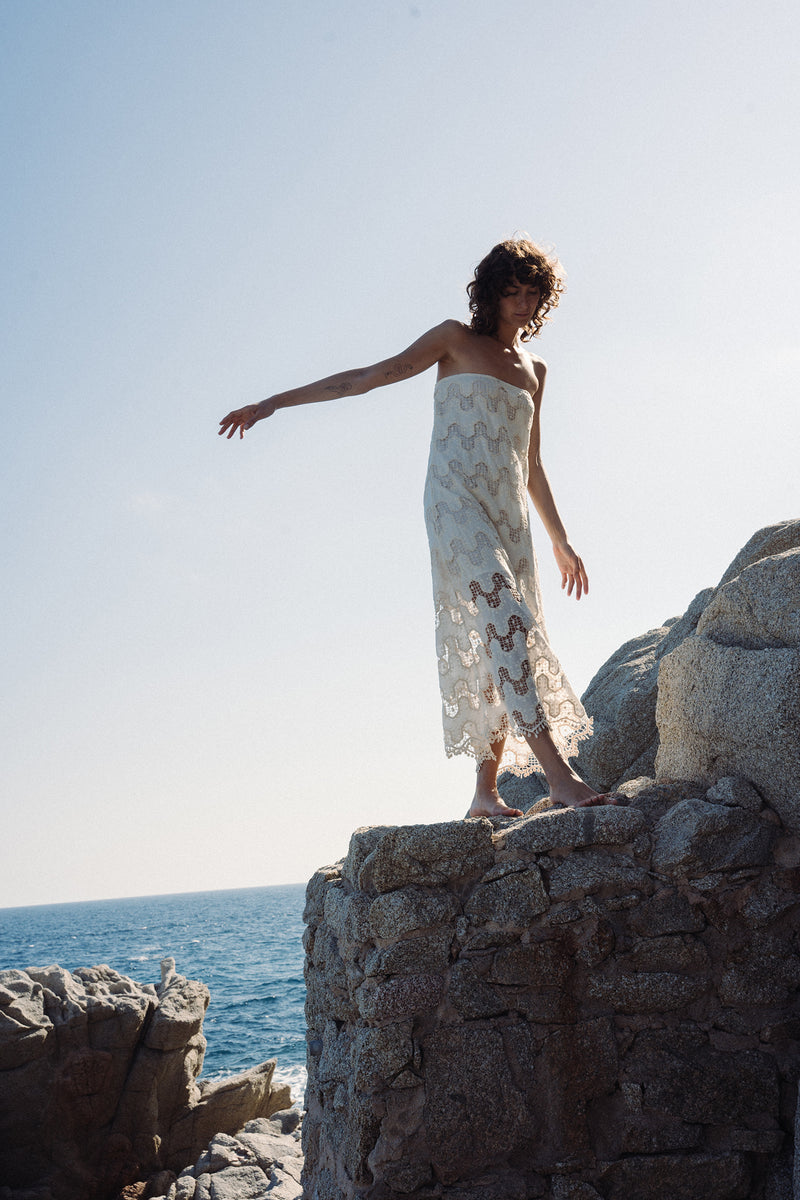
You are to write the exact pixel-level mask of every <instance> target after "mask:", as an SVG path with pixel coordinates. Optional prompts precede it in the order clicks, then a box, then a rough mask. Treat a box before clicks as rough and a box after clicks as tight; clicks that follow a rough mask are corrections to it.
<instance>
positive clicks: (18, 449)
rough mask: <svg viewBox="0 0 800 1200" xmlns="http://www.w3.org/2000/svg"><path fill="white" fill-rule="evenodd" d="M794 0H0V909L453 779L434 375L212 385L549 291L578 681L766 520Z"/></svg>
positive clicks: (218, 861) (207, 859) (254, 864)
mask: <svg viewBox="0 0 800 1200" xmlns="http://www.w3.org/2000/svg"><path fill="white" fill-rule="evenodd" d="M799 33H800V10H798V6H797V5H796V3H795V2H794V0H785V2H777V3H776V2H770V0H767V2H766V3H764V4H761V5H759V6H758V8H754V7H753V6H752V4H751V3H743V2H733V3H731V2H729V0H725V2H723V0H704V3H702V4H698V3H697V0H677V2H670V3H666V2H664V0H648V3H647V4H642V3H641V0H607V2H606V3H603V4H600V3H596V2H594V0H571V3H569V4H566V5H565V4H560V5H554V4H551V3H547V4H546V3H543V2H540V0H533V2H532V3H528V4H524V5H513V4H510V3H508V2H506V0H493V3H491V4H487V3H486V0H441V2H438V3H436V2H433V0H417V3H412V4H409V3H407V2H399V0H398V2H395V0H351V2H347V0H343V2H341V3H330V0H326V2H325V3H322V2H321V0H310V2H308V3H305V4H303V5H298V4H288V3H279V2H278V0H258V2H250V0H226V2H225V3H224V4H223V3H222V2H221V0H220V2H217V3H209V2H207V0H191V2H189V0H173V2H171V3H164V4H156V3H152V2H151V3H143V2H141V0H129V2H128V3H125V4H112V3H108V2H107V0H104V2H103V3H85V2H82V0H70V3H68V4H64V3H61V2H58V3H46V2H40V0H26V2H25V3H20V2H19V0H3V2H2V3H0V47H1V49H0V54H1V55H2V63H1V64H0V66H1V67H2V69H1V70H0V91H1V92H2V96H1V99H2V103H1V104H0V127H1V128H2V161H3V181H2V201H1V204H2V207H1V209H0V218H1V220H0V227H1V228H2V231H3V234H2V237H3V280H4V283H3V288H2V294H1V295H0V306H2V327H3V342H4V348H3V353H2V357H1V362H2V365H1V366H0V370H2V394H3V401H4V407H5V422H4V426H5V454H4V458H5V463H4V471H3V484H2V487H3V494H2V512H3V544H2V561H3V575H4V597H3V598H4V605H3V608H4V612H3V620H2V632H1V633H0V638H2V655H3V679H4V692H5V705H4V714H3V721H2V730H1V733H0V737H1V738H2V744H1V745H0V764H1V765H0V786H2V804H3V837H2V850H0V854H2V871H1V872H0V883H1V884H2V887H1V888H0V904H2V905H10V904H23V903H39V902H41V903H47V902H54V901H58V900H71V899H89V898H95V897H104V896H115V895H132V894H143V893H149V892H166V891H187V890H194V889H201V888H212V887H236V886H250V885H260V884H270V883H282V882H289V881H296V880H302V879H304V878H306V877H307V876H308V875H309V874H310V873H311V872H312V871H313V870H314V869H315V868H316V867H317V866H320V865H322V864H323V863H326V862H330V861H332V860H334V859H336V858H338V857H339V856H340V855H341V854H342V853H343V852H344V851H345V850H346V847H347V842H348V838H349V835H350V832H351V831H352V829H354V828H355V827H357V826H359V825H363V824H372V823H400V822H419V821H436V820H446V819H450V818H453V817H457V816H460V815H462V814H463V812H464V810H465V808H466V804H467V800H468V798H469V794H470V792H471V786H472V767H471V764H470V762H469V760H467V759H462V760H456V761H451V762H447V761H446V760H445V758H444V755H443V751H442V745H441V731H440V722H439V697H438V687H437V673H436V663H435V657H434V650H433V622H432V605H431V599H430V584H429V568H428V557H427V545H426V541H425V531H424V526H423V521H422V507H421V493H422V483H423V478H424V472H425V463H426V458H427V447H428V439H429V436H430V421H431V391H432V387H433V377H432V374H428V375H424V376H421V377H419V378H417V379H415V380H413V381H408V382H406V383H404V384H400V385H397V386H396V387H393V388H390V389H386V390H382V391H379V392H375V393H372V394H371V395H369V396H366V397H361V398H351V399H349V400H344V401H339V402H337V403H332V404H330V405H325V406H315V407H312V408H309V409H305V410H302V411H299V410H294V411H290V412H283V413H279V414H278V415H277V416H276V417H275V418H274V419H273V420H272V421H270V422H266V423H263V424H261V425H259V426H258V427H257V428H256V429H255V430H254V431H253V432H252V434H251V435H250V436H249V437H248V438H247V439H246V440H245V441H244V442H242V443H239V442H236V443H234V442H230V443H229V442H223V441H222V440H221V439H218V438H217V437H216V432H215V431H216V427H217V423H218V421H219V418H220V417H221V416H223V415H224V414H225V413H226V412H227V411H228V410H229V409H231V408H233V407H237V406H239V405H241V404H244V403H248V402H251V401H253V400H257V399H260V398H261V397H262V396H264V395H266V394H268V393H269V392H273V391H278V390H281V389H283V388H285V387H289V386H293V385H295V384H298V383H302V382H306V381H308V380H309V379H313V378H317V377H319V376H322V375H325V374H329V373H330V372H332V371H335V370H339V369H344V368H347V367H351V366H360V365H363V364H364V363H367V362H371V361H374V360H376V359H379V358H382V357H385V356H386V355H388V354H391V353H394V352H397V351H399V350H401V349H402V348H403V347H404V346H405V345H407V344H408V343H409V342H410V341H412V340H413V339H414V338H415V337H416V336H418V335H419V333H421V332H422V331H423V330H424V329H426V328H428V327H429V326H430V325H432V324H435V323H437V322H438V321H440V320H443V319H444V318H445V317H459V318H463V317H464V316H465V315H466V307H465V297H464V290H463V289H464V286H465V284H466V283H467V281H468V279H469V278H470V276H471V272H472V270H473V268H474V266H475V264H476V263H477V261H478V260H479V259H480V258H481V257H482V256H483V255H484V254H485V253H486V251H487V250H488V249H489V248H490V247H491V246H492V245H493V244H494V243H495V242H497V241H499V240H501V239H502V238H504V237H507V236H509V235H511V234H513V233H514V232H516V231H521V230H526V231H528V232H529V233H530V234H531V235H532V236H534V237H535V238H537V239H540V240H543V241H545V242H548V243H551V244H552V245H554V246H555V247H556V249H557V251H558V253H559V255H560V257H561V258H562V260H563V262H564V264H565V266H566V268H567V272H568V285H569V286H568V291H567V294H566V296H565V298H564V300H563V302H562V305H561V308H560V309H559V310H558V311H557V313H556V314H555V319H554V321H553V322H552V324H551V325H550V326H549V327H547V328H546V330H545V332H544V334H543V336H542V337H541V338H540V339H539V343H538V345H536V347H535V348H536V349H537V350H538V352H539V353H541V354H542V355H543V356H544V357H545V359H546V360H547V361H548V363H549V367H550V373H549V376H548V394H547V397H546V400H545V414H544V460H545V463H546V465H547V468H548V471H549V473H550V476H551V480H552V483H553V488H554V491H555V494H556V498H557V500H558V502H559V506H560V508H561V510H562V515H563V516H564V519H565V522H566V524H567V526H568V529H569V530H570V533H571V535H572V538H573V541H574V543H575V545H576V546H577V548H578V549H579V551H580V553H581V554H582V555H583V557H584V559H585V560H586V562H587V565H588V567H589V573H590V578H591V592H590V595H589V597H588V599H586V600H584V601H581V603H580V605H575V604H574V602H567V601H566V600H565V599H564V598H563V597H562V595H561V593H560V592H559V589H558V577H557V574H556V571H555V566H554V564H553V562H552V556H551V553H550V550H549V547H548V546H547V544H546V541H545V540H544V539H543V536H542V533H541V530H540V528H539V527H538V526H536V525H535V532H536V534H537V542H538V545H539V549H540V561H541V564H542V573H543V586H544V590H545V603H546V615H547V621H548V626H549V630H550V635H551V640H552V642H553V644H554V646H555V647H556V650H557V652H558V653H559V655H560V656H561V658H562V660H563V662H564V664H565V666H566V668H567V670H568V672H569V674H570V675H571V677H572V679H573V682H574V683H575V685H576V687H577V688H578V689H579V690H582V689H583V688H584V687H585V686H586V684H587V683H588V681H589V679H590V678H591V676H592V675H593V674H594V672H595V671H596V670H597V668H598V667H599V666H600V665H601V663H602V662H603V661H604V660H605V658H607V657H608V655H609V654H610V653H611V652H612V651H613V650H614V649H616V647H617V646H618V645H619V644H620V643H621V642H623V641H625V640H626V639H627V638H629V637H632V636H634V635H636V634H638V633H641V632H643V631H644V630H646V629H648V628H650V627H652V626H654V625H658V624H660V623H661V622H662V621H663V620H664V619H665V618H667V617H669V616H673V615H675V614H677V613H679V612H682V611H683V610H684V609H685V607H686V605H687V604H688V603H689V601H690V600H691V598H692V596H693V595H694V594H695V593H696V592H697V591H699V590H700V588H701V587H704V586H707V585H709V584H713V583H715V582H716V581H717V580H718V578H719V576H720V575H721V574H722V572H723V570H724V568H725V567H726V565H727V564H728V562H729V561H730V559H731V558H732V557H733V555H734V554H735V553H736V551H737V550H738V549H739V547H740V546H741V545H742V544H743V543H744V542H745V541H746V540H747V538H748V537H749V536H750V535H751V533H753V531H754V530H755V529H757V528H759V527H761V526H763V525H766V524H770V523H772V522H774V521H778V520H782V519H785V518H787V517H791V516H796V515H797V511H798V503H797V493H798V487H797V449H798V444H800V417H799V416H798V403H797V385H796V380H797V375H798V367H800V340H799V338H798V332H797V331H798V329H799V328H800V300H799V299H798V288H797V263H798V240H800V238H799V235H798V221H797V213H798V211H800V196H799V195H798V162H800V155H799V154H798V145H797V132H796V131H797V129H798V127H799V126H800V113H798V98H797V87H796V75H795V71H796V55H795V52H794V51H795V49H796V46H797V44H798V34H799Z"/></svg>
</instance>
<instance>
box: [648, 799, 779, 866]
mask: <svg viewBox="0 0 800 1200" xmlns="http://www.w3.org/2000/svg"><path fill="white" fill-rule="evenodd" d="M776 832H777V831H776V829H775V826H774V825H772V824H769V823H767V822H766V821H762V820H759V818H758V817H757V816H754V815H753V814H752V813H749V812H746V811H744V810H743V809H741V808H733V807H727V806H725V805H722V804H709V803H708V801H707V800H681V801H680V803H678V804H676V805H675V807H674V808H671V809H670V810H669V812H668V813H666V814H665V815H664V816H663V817H662V818H661V820H660V821H658V823H657V824H656V827H655V830H654V831H653V867H654V869H655V870H656V871H658V872H659V873H662V874H664V875H669V876H673V877H675V876H681V877H685V878H687V879H697V878H698V877H702V876H703V875H707V874H709V872H712V871H734V870H737V869H738V870H741V869H742V868H748V867H753V868H757V867H761V866H763V865H764V863H765V862H766V860H767V856H768V854H769V852H770V849H771V847H772V843H773V841H774V840H775V835H776Z"/></svg>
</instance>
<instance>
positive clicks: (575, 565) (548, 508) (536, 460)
mask: <svg viewBox="0 0 800 1200" xmlns="http://www.w3.org/2000/svg"><path fill="white" fill-rule="evenodd" d="M534 369H535V371H536V377H537V379H538V380H539V389H538V391H537V393H536V397H535V400H534V414H533V424H532V426H531V440H530V444H529V446H528V492H529V493H530V497H531V500H532V501H533V504H534V507H535V509H536V511H537V513H538V514H539V516H540V518H541V521H542V524H543V525H544V527H545V529H546V530H547V533H548V535H549V537H550V541H551V542H552V543H553V554H554V555H555V559H556V563H557V564H558V569H559V571H560V572H561V587H562V588H566V589H567V595H568V596H571V595H572V592H573V589H574V590H575V599H576V600H580V598H581V596H582V595H583V593H584V592H588V591H589V578H588V576H587V574H586V568H585V567H584V565H583V561H582V559H581V558H580V557H579V556H578V555H577V554H576V553H575V551H574V550H573V548H572V546H571V545H570V543H569V538H568V537H567V531H566V529H565V528H564V523H563V521H562V520H561V517H560V515H559V512H558V509H557V508H556V502H555V500H554V498H553V493H552V491H551V488H550V480H549V479H548V478H547V472H546V471H545V469H544V466H543V464H542V458H541V427H540V423H539V414H540V411H541V403H542V393H543V391H544V380H545V374H546V371H547V368H546V366H545V364H544V363H543V362H536V363H535V364H534Z"/></svg>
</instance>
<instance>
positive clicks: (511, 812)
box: [467, 786, 522, 817]
mask: <svg viewBox="0 0 800 1200" xmlns="http://www.w3.org/2000/svg"><path fill="white" fill-rule="evenodd" d="M467 815H468V816H470V817H521V816H522V809H521V808H509V806H508V805H507V804H506V802H505V800H504V799H503V797H502V796H501V795H500V793H499V792H498V790H497V788H496V787H493V788H486V789H484V788H482V787H480V786H478V787H476V789H475V795H474V796H473V798H472V804H471V806H470V810H469V813H468V814H467Z"/></svg>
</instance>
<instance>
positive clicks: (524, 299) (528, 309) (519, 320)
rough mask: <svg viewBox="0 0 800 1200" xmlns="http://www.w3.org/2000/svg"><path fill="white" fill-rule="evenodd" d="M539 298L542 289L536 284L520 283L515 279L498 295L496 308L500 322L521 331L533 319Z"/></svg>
mask: <svg viewBox="0 0 800 1200" xmlns="http://www.w3.org/2000/svg"><path fill="white" fill-rule="evenodd" d="M541 298H542V289H541V288H540V287H539V286H538V284H532V283H520V282H519V280H518V279H515V280H514V282H513V283H511V284H509V286H508V287H507V288H506V289H505V291H504V292H502V293H501V295H500V299H499V301H498V308H497V315H498V317H499V319H500V322H502V323H503V324H508V325H516V326H517V327H518V328H519V329H523V328H524V327H525V326H526V325H527V324H528V322H529V321H531V320H532V319H533V316H534V314H535V312H536V310H537V308H538V307H539V302H540V300H541Z"/></svg>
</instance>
